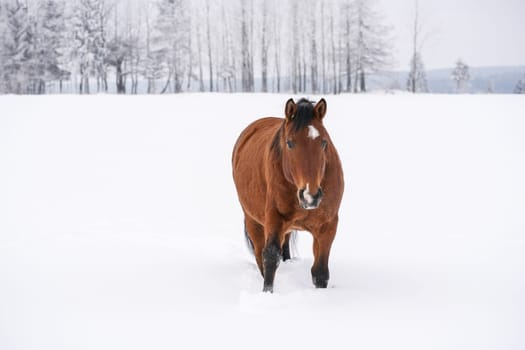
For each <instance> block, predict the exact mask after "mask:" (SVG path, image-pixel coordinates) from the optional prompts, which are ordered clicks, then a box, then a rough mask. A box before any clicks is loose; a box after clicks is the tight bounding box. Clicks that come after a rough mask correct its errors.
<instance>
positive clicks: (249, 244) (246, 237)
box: [244, 221, 255, 255]
mask: <svg viewBox="0 0 525 350" xmlns="http://www.w3.org/2000/svg"><path fill="white" fill-rule="evenodd" d="M244 238H245V239H246V246H247V247H248V250H249V251H250V253H252V255H255V248H253V242H252V240H251V238H250V236H249V235H248V229H247V228H246V221H245V222H244Z"/></svg>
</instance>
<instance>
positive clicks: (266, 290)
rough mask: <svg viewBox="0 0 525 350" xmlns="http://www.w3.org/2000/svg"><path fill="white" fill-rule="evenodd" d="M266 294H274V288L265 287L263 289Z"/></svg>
mask: <svg viewBox="0 0 525 350" xmlns="http://www.w3.org/2000/svg"><path fill="white" fill-rule="evenodd" d="M263 292H264V293H273V286H264V287H263Z"/></svg>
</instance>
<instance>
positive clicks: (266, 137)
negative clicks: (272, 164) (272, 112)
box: [232, 117, 283, 172]
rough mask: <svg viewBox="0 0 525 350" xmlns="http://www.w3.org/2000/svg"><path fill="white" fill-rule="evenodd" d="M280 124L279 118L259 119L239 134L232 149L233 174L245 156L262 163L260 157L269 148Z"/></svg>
mask: <svg viewBox="0 0 525 350" xmlns="http://www.w3.org/2000/svg"><path fill="white" fill-rule="evenodd" d="M282 122H283V120H282V119H281V118H275V117H267V118H261V119H258V120H256V121H254V122H253V123H251V124H250V125H248V126H247V127H246V129H244V130H243V131H242V132H241V135H240V136H239V138H238V139H237V142H236V143H235V147H234V149H233V156H232V162H233V170H234V172H235V168H236V166H237V164H238V162H239V161H241V160H242V159H243V158H245V156H248V157H249V158H250V159H255V158H258V160H259V161H262V158H260V157H262V156H263V155H264V150H265V149H266V148H267V147H269V146H270V144H271V142H272V141H273V138H274V137H275V134H276V133H277V130H278V129H279V127H280V125H281V124H282Z"/></svg>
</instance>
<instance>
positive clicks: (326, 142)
mask: <svg viewBox="0 0 525 350" xmlns="http://www.w3.org/2000/svg"><path fill="white" fill-rule="evenodd" d="M326 146H328V141H326V140H323V142H321V147H322V148H323V149H326Z"/></svg>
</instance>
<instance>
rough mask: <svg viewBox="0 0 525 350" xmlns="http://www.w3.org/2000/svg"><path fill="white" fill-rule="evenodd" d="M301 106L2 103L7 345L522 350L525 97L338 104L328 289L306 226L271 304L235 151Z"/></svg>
mask: <svg viewBox="0 0 525 350" xmlns="http://www.w3.org/2000/svg"><path fill="white" fill-rule="evenodd" d="M289 97H290V96H288V95H262V94H246V95H242V94H236V95H235V94H234V95H223V94H184V95H177V96H137V97H125V96H104V95H101V96H90V97H80V96H46V97H21V96H2V97H0V105H1V106H2V112H1V114H0V164H1V169H0V349H2V350H12V349H39V350H41V349H53V350H57V349H174V348H183V349H191V348H206V349H208V348H219V349H221V348H234V349H237V348H250V349H263V348H268V347H274V348H298V349H311V348H320V347H322V348H338V349H351V348H354V349H523V348H524V347H525V336H524V333H523V330H524V329H525V319H524V315H525V300H524V295H525V288H524V287H525V277H524V276H525V257H524V254H523V252H524V251H525V220H524V214H523V213H525V181H524V180H523V179H525V138H524V137H523V135H525V118H523V113H522V111H523V107H524V104H525V100H524V99H523V98H522V97H520V96H502V95H483V96H481V95H475V96H474V95H462V96H447V95H441V96H436V95H416V96H413V95H340V96H325V98H326V99H327V102H328V114H327V117H326V118H325V119H324V121H325V125H326V127H327V130H328V132H329V133H330V136H331V138H332V140H333V142H334V143H335V145H336V146H337V148H338V151H339V153H340V156H341V159H342V162H343V166H344V170H345V178H346V190H345V196H344V199H343V205H342V207H341V211H340V224H339V230H338V235H337V237H336V240H335V242H334V246H333V250H332V254H331V259H330V269H331V280H330V282H329V286H328V289H326V290H316V289H315V288H314V287H313V285H312V282H311V276H310V266H311V264H312V253H311V238H310V236H309V235H308V234H306V233H300V235H299V236H300V237H299V247H298V251H299V257H298V258H295V259H294V260H293V261H291V262H286V263H281V265H280V266H279V269H278V271H277V275H276V281H275V293H274V294H271V295H270V294H264V293H262V292H261V289H262V278H261V277H260V275H259V273H258V270H257V267H256V265H255V262H254V259H253V257H251V256H250V255H249V253H248V251H247V249H246V247H245V246H244V238H243V225H242V215H241V209H240V206H239V204H238V201H237V197H236V193H235V189H234V186H233V182H232V179H231V166H230V161H231V150H232V148H233V144H234V142H235V140H236V138H237V136H238V135H239V133H240V132H241V130H242V129H243V128H244V127H245V126H246V125H247V124H248V123H250V122H251V121H253V120H254V119H255V118H258V117H263V116H268V115H277V116H279V115H282V114H283V109H284V103H285V102H286V100H287V99H288V98H289ZM311 98H313V99H316V98H317V97H315V96H314V97H311ZM217 130H220V131H221V132H217Z"/></svg>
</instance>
